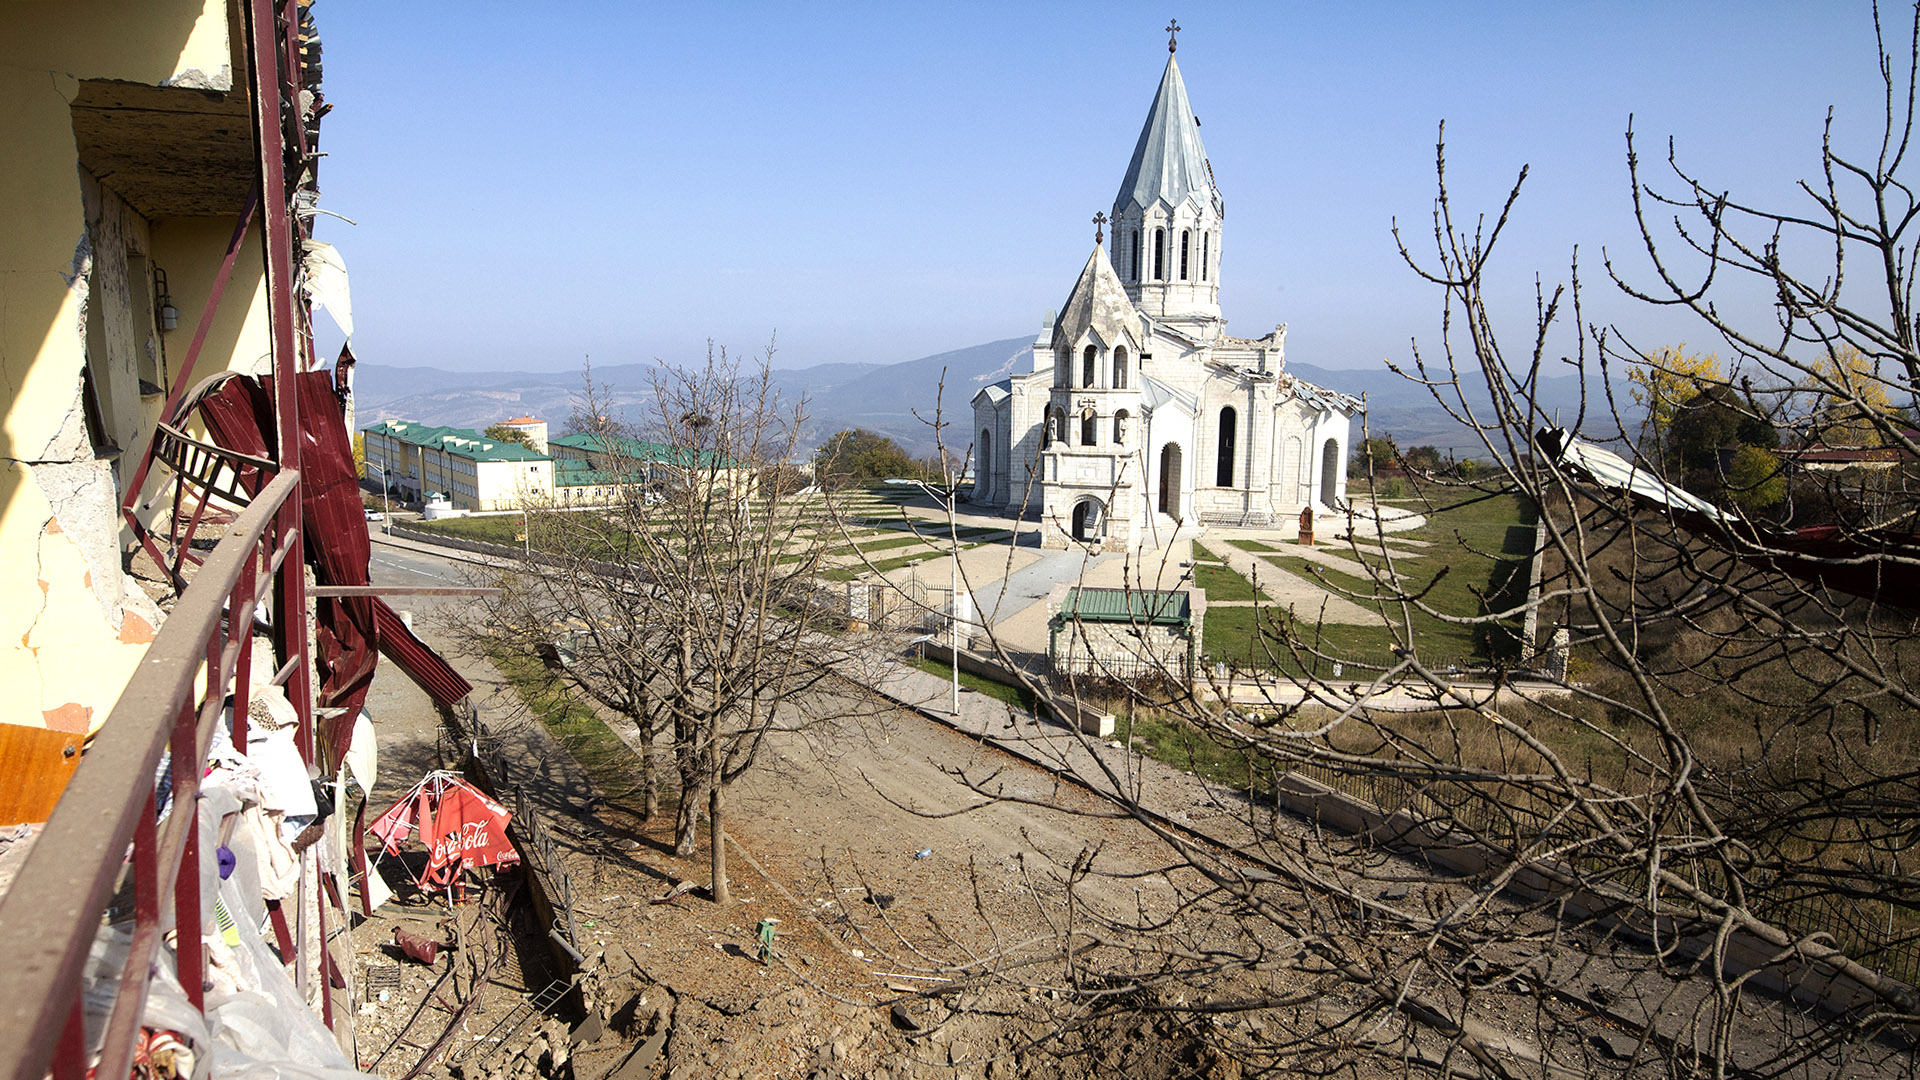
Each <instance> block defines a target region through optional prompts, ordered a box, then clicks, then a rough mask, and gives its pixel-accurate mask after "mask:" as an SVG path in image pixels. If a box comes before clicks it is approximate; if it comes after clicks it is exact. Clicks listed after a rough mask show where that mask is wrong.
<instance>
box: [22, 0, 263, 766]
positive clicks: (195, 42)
mask: <svg viewBox="0 0 1920 1080" xmlns="http://www.w3.org/2000/svg"><path fill="white" fill-rule="evenodd" d="M228 28H229V10H228V5H227V4H226V3H224V2H222V0H155V2H153V3H148V4H142V5H120V4H107V3H89V2H81V3H72V4H16V5H8V6H7V7H6V8H5V10H4V12H0V102H5V103H6V108H3V109H0V146H5V147H7V156H8V165H7V168H5V169H3V170H0V408H4V416H3V418H0V687H4V688H6V691H7V693H6V694H5V695H0V723H16V724H29V725H34V726H51V727H55V728H60V729H63V730H70V731H84V730H88V729H90V728H94V727H97V726H98V725H99V724H100V723H101V722H102V721H104V720H105V718H106V715H107V713H108V712H109V711H110V710H111V708H112V705H113V702H114V701H115V700H116V699H117V698H118V697H119V694H120V691H121V690H122V689H123V688H124V687H125V685H126V682H127V680H128V679H129V678H130V677H131V675H132V673H133V671H134V670H135V668H136V667H137V666H138V664H139V662H140V659H141V657H142V656H144V654H145V652H146V646H147V644H148V643H149V642H150V641H151V640H152V638H153V634H154V629H155V627H156V626H157V625H158V624H159V621H160V613H159V611H158V609H157V608H156V607H155V605H154V604H153V603H152V602H151V601H150V600H148V599H147V597H146V596H145V595H144V593H142V592H141V591H140V590H139V588H138V587H137V586H136V585H135V584H134V583H133V582H132V580H131V579H130V578H129V577H127V575H126V574H125V573H124V572H123V570H122V565H123V564H122V550H123V545H124V542H125V540H126V536H125V530H124V529H123V528H122V526H121V524H120V521H119V514H118V506H119V501H120V489H119V485H120V483H121V482H123V479H130V476H129V477H126V478H122V477H121V476H119V475H118V474H117V472H116V468H115V464H114V462H113V461H112V460H110V459H104V458H100V457H98V456H96V454H95V451H94V446H93V442H92V439H91V438H90V437H89V434H88V431H87V425H86V420H85V413H84V410H83V408H82V402H81V386H82V382H81V374H82V371H83V369H84V367H85V365H86V364H87V362H88V358H89V355H90V353H91V355H92V356H93V357H94V359H95V361H96V364H97V367H96V374H97V375H105V376H106V378H105V379H104V380H103V381H104V382H108V383H111V384H112V385H111V388H110V390H109V388H108V387H104V386H103V387H102V390H103V391H106V392H108V398H109V399H108V400H106V401H103V402H102V412H103V414H106V415H104V416H103V419H105V420H106V421H107V424H108V426H109V428H110V429H111V431H112V439H113V440H114V441H120V442H122V449H123V450H125V451H127V452H128V456H127V457H126V458H124V459H123V467H124V468H125V469H126V471H127V472H128V473H131V471H132V468H133V465H134V464H135V463H137V461H138V458H137V457H135V456H133V455H134V454H137V453H138V452H140V451H141V450H143V449H144V440H145V437H146V433H148V432H150V431H151V427H152V421H153V419H154V418H155V417H156V416H157V414H158V409H159V407H160V404H161V402H160V399H158V398H149V399H148V400H146V401H143V400H142V398H141V394H140V388H139V372H140V360H141V359H142V355H143V350H149V349H154V348H157V347H158V345H159V342H158V341H157V340H156V339H155V336H154V334H153V332H152V331H151V330H143V329H142V327H141V325H140V324H141V322H142V321H143V320H145V321H150V318H149V317H148V316H146V315H144V314H142V312H143V310H144V309H143V306H142V305H143V302H145V301H150V295H151V294H150V292H146V293H145V294H144V295H143V292H142V290H150V288H151V286H150V283H149V279H148V276H147V274H146V272H145V267H146V266H147V265H149V264H148V263H147V262H146V257H147V255H148V253H149V252H152V251H154V250H155V248H157V247H161V246H162V245H161V244H160V241H159V240H158V239H156V238H154V237H152V236H150V235H149V228H148V223H146V222H145V221H144V220H142V219H140V218H139V216H138V215H137V214H134V213H133V212H132V211H131V210H130V209H129V208H128V207H127V205H126V203H125V202H124V201H123V200H122V199H121V198H120V196H119V195H118V194H117V193H115V192H113V191H112V190H111V189H110V187H105V186H101V185H99V184H97V183H95V182H94V181H93V178H92V177H89V176H86V175H84V173H83V171H82V170H81V169H80V168H79V166H78V152H77V148H76V145H75V139H74V133H73V121H72V114H71V109H70V106H71V104H72V102H73V100H74V97H75V95H76V94H77V92H78V88H79V80H81V79H117V80H125V81H135V82H143V83H148V84H150V85H172V86H186V87H196V88H201V89H214V90H224V89H228V88H230V87H231V85H232V74H231V67H230V60H231V42H230V39H229V33H228ZM230 229H231V222H230V221H228V222H220V223H216V224H215V226H214V227H213V229H211V230H200V229H196V228H193V227H191V226H186V227H182V228H179V229H177V230H174V231H175V234H176V235H175V236H174V237H173V239H172V243H171V245H170V247H167V248H166V251H165V253H157V252H156V254H155V255H154V257H155V258H157V259H165V258H174V259H179V260H182V261H188V260H191V261H198V262H205V261H207V260H208V259H211V261H212V262H213V264H214V265H215V266H217V265H218V263H219V260H220V256H221V254H222V253H223V252H224V250H225V247H226V235H227V232H228V231H230ZM207 232H212V233H216V234H217V239H215V240H213V241H212V243H211V251H209V250H208V249H209V244H208V243H207V242H206V240H205V238H204V234H205V233H207ZM249 251H257V246H255V247H250V248H249ZM130 252H131V253H133V254H134V255H135V256H136V258H134V259H133V260H131V261H130V260H129V253H130ZM254 261H257V259H256V260H254ZM162 265H166V264H165V263H164V262H162ZM210 274H211V272H210V271H209V272H207V273H206V274H203V275H201V277H202V278H203V279H205V278H209V277H210ZM236 274H237V276H236V280H235V283H234V286H232V287H230V288H233V289H234V290H235V291H234V293H232V294H230V296H229V299H228V304H229V305H231V306H232V307H233V308H235V309H237V310H236V311H235V312H233V313H230V314H229V315H228V317H227V318H226V319H225V320H224V330H223V331H222V333H221V334H220V335H219V338H220V340H218V341H213V340H210V342H209V347H208V349H207V351H206V353H204V354H203V359H202V364H201V368H200V371H201V374H205V373H208V372H211V371H214V370H217V369H218V368H221V367H229V366H231V367H242V368H251V366H252V364H251V355H250V350H251V351H261V349H260V348H259V346H258V343H257V342H248V339H249V338H250V337H252V336H253V335H252V334H249V333H248V332H247V327H248V326H249V325H250V324H251V322H252V318H251V315H252V313H253V311H254V309H255V308H259V309H260V312H261V314H260V323H261V326H262V327H264V298H263V297H256V299H255V302H254V303H252V304H249V303H248V302H247V301H246V299H245V298H246V297H247V294H248V292H249V291H250V290H249V280H248V279H249V277H250V276H251V278H252V279H253V281H254V282H257V281H258V280H259V273H258V268H257V267H254V268H248V266H247V260H244V259H243V260H242V263H241V266H240V267H239V268H237V271H236ZM187 276H188V277H189V278H191V277H193V275H192V274H189V275H187ZM174 281H175V285H174V291H173V294H174V297H175V303H176V305H177V306H178V307H179V308H180V309H181V310H182V311H183V312H185V311H188V310H192V311H195V312H197V311H198V305H199V304H200V303H204V299H205V295H206V293H205V285H204V282H203V284H202V286H201V289H200V291H199V293H198V295H197V296H195V295H194V294H193V293H192V291H191V286H190V287H189V288H188V289H183V288H181V287H180V285H179V284H178V282H179V278H178V277H175V278H174ZM252 291H256V292H258V291H260V290H259V288H258V286H257V285H255V286H253V288H252ZM182 321H183V323H184V322H185V321H186V320H185V319H183V320H182ZM90 331H91V333H90ZM187 333H190V329H188V330H187V331H186V332H185V333H182V334H181V335H180V337H179V340H178V341H177V343H176V344H175V347H176V348H178V349H180V350H182V351H184V349H185V344H186V337H187ZM259 337H260V338H262V339H264V329H261V330H260V331H259ZM243 342H248V345H247V347H242V343H243ZM242 355H247V357H248V359H247V360H245V361H242V360H241V359H240V357H241V356H242Z"/></svg>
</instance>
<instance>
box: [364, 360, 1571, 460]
mask: <svg viewBox="0 0 1920 1080" xmlns="http://www.w3.org/2000/svg"><path fill="white" fill-rule="evenodd" d="M1032 350H1033V338H1032V337H1031V336H1026V337H1014V338H1005V339H1003V340H1000V341H990V342H987V343H986V344H984V345H974V346H971V347H969V348H965V349H955V350H953V351H952V352H944V353H937V354H935V355H933V356H924V357H921V358H920V359H918V360H907V361H904V362H902V363H897V364H821V365H818V366H816V367H810V368H795V369H791V370H783V371H775V372H774V382H775V384H776V386H777V387H778V389H779V391H780V393H781V395H782V396H783V397H785V398H786V399H788V400H797V399H799V398H800V397H801V396H802V395H804V396H805V398H806V401H807V414H808V431H807V433H806V438H805V440H804V444H805V445H806V446H808V447H811V446H813V445H817V444H818V443H820V442H821V441H824V440H825V439H826V438H827V436H829V435H831V434H833V433H834V432H836V431H842V430H845V429H847V428H854V427H860V428H866V429H868V430H869V431H876V432H879V433H880V434H882V435H887V436H889V437H891V438H893V439H894V440H895V441H896V442H898V443H899V444H900V445H901V446H903V447H905V448H906V449H907V450H908V452H910V453H913V454H915V455H925V454H931V453H932V452H933V447H934V438H933V430H932V428H931V426H930V422H931V421H932V419H933V414H934V410H935V407H936V405H939V406H940V408H941V411H942V413H943V418H944V419H945V420H947V421H948V422H951V423H955V424H957V425H958V426H957V427H956V428H955V429H953V430H954V432H955V434H953V435H950V436H949V437H948V442H949V444H954V443H958V444H959V445H960V446H964V445H966V442H967V440H966V438H965V436H964V435H962V434H959V433H962V432H965V431H967V430H968V429H969V428H970V427H971V426H972V419H973V409H972V405H971V404H970V402H971V400H972V398H973V395H974V394H975V393H976V392H977V391H978V390H979V389H980V388H981V387H982V386H986V385H987V384H989V383H992V382H995V381H997V380H999V379H1002V378H1005V377H1006V376H1007V375H1008V374H1010V373H1012V372H1014V371H1025V370H1030V368H1031V365H1032V362H1033V361H1032ZM943 369H944V371H945V373H946V383H945V390H944V393H942V391H941V372H942V370H943ZM653 371H654V368H653V365H651V364H617V365H609V366H605V367H595V368H594V369H593V380H594V383H595V384H596V385H597V386H598V387H600V388H601V389H602V390H603V391H605V393H606V394H607V397H608V400H609V402H610V404H611V405H612V407H613V409H614V410H615V411H616V413H621V414H624V415H625V416H626V417H627V418H628V419H630V420H632V421H634V422H641V421H643V420H644V419H645V417H646V405H647V403H648V401H649V400H650V399H651V397H652V387H651V382H650V378H651V375H652V373H653ZM1287 371H1289V372H1290V373H1292V374H1294V375H1297V376H1299V377H1300V378H1303V379H1306V380H1307V381H1308V382H1311V383H1315V384H1317V385H1320V386H1324V387H1326V388H1328V389H1330V390H1338V391H1340V392H1342V393H1346V394H1353V395H1356V396H1357V395H1360V394H1365V395H1366V396H1367V409H1368V418H1369V428H1370V430H1371V431H1372V433H1373V434H1375V435H1381V434H1386V435H1391V436H1393V438H1394V441H1396V442H1397V443H1399V445H1401V446H1403V447H1404V446H1420V445H1428V446H1436V447H1438V448H1440V449H1441V450H1442V451H1452V452H1454V453H1456V454H1459V455H1461V456H1471V455H1473V454H1476V453H1481V452H1483V451H1482V448H1481V446H1480V442H1479V440H1478V438H1477V437H1476V436H1475V435H1474V433H1473V432H1472V431H1471V430H1470V429H1467V428H1465V427H1463V426H1462V425H1461V424H1460V423H1459V422H1457V421H1455V420H1454V419H1452V418H1451V417H1449V416H1448V415H1447V414H1446V412H1445V411H1444V410H1442V409H1441V408H1439V406H1438V405H1436V404H1435V402H1434V399H1433V396H1432V394H1431V393H1429V392H1428V390H1427V389H1426V388H1425V387H1424V386H1421V385H1419V384H1418V383H1414V382H1411V381H1409V380H1407V379H1404V378H1402V377H1400V376H1398V375H1395V374H1394V373H1393V372H1391V371H1388V370H1387V369H1386V368H1384V367H1382V368H1378V369H1355V370H1333V369H1330V368H1321V367H1315V366H1314V365H1312V364H1302V363H1296V362H1292V361H1289V362H1288V364H1287ZM581 386H582V381H581V373H580V372H578V371H568V372H533V371H479V372H475V371H446V370H442V369H440V368H429V367H388V366H384V365H380V364H369V363H362V364H360V365H359V366H358V367H357V368H356V369H355V372H354V398H355V401H354V404H355V411H356V415H355V423H356V424H358V425H359V426H361V427H366V426H368V425H370V424H376V423H379V422H380V421H382V420H388V419H398V420H418V421H421V422H424V423H428V424H443V425H447V426H451V427H468V428H474V429H482V428H485V427H486V426H487V425H489V424H495V423H498V422H500V421H501V420H505V419H506V418H508V417H510V416H522V415H532V416H537V417H539V418H540V419H543V420H546V421H547V422H548V423H549V424H550V425H551V426H552V429H553V431H554V433H555V434H558V433H559V432H560V431H561V429H562V428H564V427H565V426H566V424H567V421H568V420H569V419H570V418H571V416H572V415H573V410H574V406H575V403H576V402H577V401H578V400H579V399H580V392H581ZM1467 395H1468V398H1469V400H1470V401H1471V402H1473V403H1474V407H1475V409H1476V411H1481V410H1483V409H1484V407H1485V402H1486V400H1487V395H1486V388H1485V386H1484V385H1482V386H1479V387H1478V388H1477V389H1475V388H1473V387H1471V386H1470V387H1469V388H1468V389H1467ZM1538 403H1539V405H1540V407H1541V409H1542V410H1543V411H1544V412H1545V414H1546V415H1547V416H1548V417H1552V416H1553V415H1554V414H1555V413H1556V412H1558V413H1560V414H1561V415H1562V416H1564V417H1566V418H1567V419H1568V420H1571V418H1572V417H1573V415H1574V414H1575V413H1576V412H1577V411H1578V410H1579V407H1580V383H1579V379H1578V378H1577V377H1575V376H1571V375H1566V376H1559V377H1555V378H1543V379H1542V380H1541V381H1540V391H1539V394H1538ZM916 413H917V414H918V415H916ZM1353 437H1354V438H1355V439H1356V440H1357V439H1359V437H1360V432H1359V430H1358V429H1357V428H1356V430H1355V431H1354V435H1353Z"/></svg>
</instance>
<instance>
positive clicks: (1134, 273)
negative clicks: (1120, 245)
mask: <svg viewBox="0 0 1920 1080" xmlns="http://www.w3.org/2000/svg"><path fill="white" fill-rule="evenodd" d="M1127 267H1128V271H1129V272H1128V274H1127V280H1128V281H1139V280H1140V230H1139V229H1135V230H1133V257H1132V258H1131V259H1129V260H1128V261H1127Z"/></svg>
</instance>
